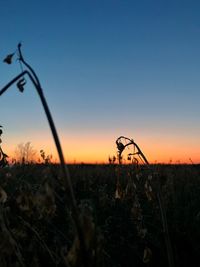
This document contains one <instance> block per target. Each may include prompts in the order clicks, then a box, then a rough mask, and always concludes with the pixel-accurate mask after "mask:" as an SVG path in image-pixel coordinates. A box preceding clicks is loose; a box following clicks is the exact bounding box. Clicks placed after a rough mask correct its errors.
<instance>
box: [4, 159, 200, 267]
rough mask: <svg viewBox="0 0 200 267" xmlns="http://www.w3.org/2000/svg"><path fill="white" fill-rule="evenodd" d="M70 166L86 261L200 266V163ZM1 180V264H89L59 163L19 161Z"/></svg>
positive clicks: (126, 266) (115, 265) (97, 264)
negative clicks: (148, 166) (80, 241)
mask: <svg viewBox="0 0 200 267" xmlns="http://www.w3.org/2000/svg"><path fill="white" fill-rule="evenodd" d="M69 170H70V174H71V176H72V183H73V188H74V192H75V197H76V200H77V204H78V207H79V211H80V213H79V216H80V218H81V222H82V227H83V230H84V238H85V243H86V248H87V258H86V262H85V266H86V265H87V266H88V267H89V266H94V267H100V266H102V267H104V266H106V267H107V266H109V267H120V266H122V267H130V266H154V267H156V266H170V267H171V266H194V267H197V266H200V263H199V254H200V227H199V225H200V166H199V165H152V166H151V165H150V168H148V169H147V167H144V166H143V167H140V166H139V167H138V166H137V167H136V166H133V165H121V166H120V165H115V164H108V165H84V164H82V165H70V166H69ZM0 181H1V183H0V203H1V204H0V227H1V232H0V235H1V237H0V240H1V241H0V266H1V267H4V266H9V267H11V266H12V267H15V266H30V267H39V266H50V267H51V266H57V267H62V266H84V260H83V254H82V252H81V247H80V244H79V241H78V238H77V233H76V229H75V227H74V223H73V219H72V215H71V214H72V211H71V200H70V197H69V194H68V192H67V190H66V189H65V188H66V187H65V186H64V180H63V177H62V173H61V171H60V167H59V166H57V165H51V164H49V165H48V164H47V165H45V164H40V165H36V164H35V165H15V166H13V167H12V168H10V167H7V168H4V169H1V170H0ZM159 200H160V201H161V202H159ZM160 204H162V206H160ZM162 211H164V215H165V216H166V217H165V218H164V219H163V214H162ZM166 227H167V228H166ZM167 242H168V245H170V246H171V251H170V248H169V247H168V245H167ZM169 257H171V258H172V259H171V262H170V260H169Z"/></svg>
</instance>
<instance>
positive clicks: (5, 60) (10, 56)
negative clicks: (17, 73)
mask: <svg viewBox="0 0 200 267" xmlns="http://www.w3.org/2000/svg"><path fill="white" fill-rule="evenodd" d="M14 54H15V53H12V54H9V55H7V56H6V57H5V58H4V60H3V62H5V63H7V64H11V63H12V59H13V56H14Z"/></svg>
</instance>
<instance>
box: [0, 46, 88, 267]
mask: <svg viewBox="0 0 200 267" xmlns="http://www.w3.org/2000/svg"><path fill="white" fill-rule="evenodd" d="M18 51H19V60H20V61H21V62H22V63H23V64H24V65H25V66H26V67H27V68H28V70H29V71H27V70H25V71H23V72H22V73H21V74H19V75H17V76H16V77H15V78H14V79H12V80H11V81H10V82H9V83H8V84H7V85H6V86H4V87H3V88H2V90H1V91H0V96H1V95H2V94H3V93H4V92H5V91H6V90H7V89H8V88H9V87H10V86H11V85H12V84H14V83H15V82H16V81H17V80H19V79H20V78H21V77H23V76H24V75H25V74H27V75H28V76H29V78H30V80H31V81H32V83H33V84H34V86H35V88H36V91H37V93H38V95H39V98H40V100H41V102H42V106H43V108H44V111H45V114H46V117H47V120H48V123H49V126H50V129H51V132H52V135H53V138H54V142H55V145H56V148H57V152H58V155H59V159H60V164H61V169H62V172H63V176H64V179H65V186H66V188H67V189H68V190H69V194H70V200H71V206H72V215H73V220H74V222H75V226H76V230H77V233H78V237H79V240H80V248H81V253H82V259H83V264H84V266H85V267H87V266H88V261H87V249H86V244H85V238H84V233H83V229H82V225H81V221H80V217H79V212H78V207H77V203H76V199H75V195H74V191H73V187H72V183H71V177H70V173H69V169H68V166H67V165H66V163H65V159H64V156H63V152H62V147H61V144H60V140H59V137H58V134H57V130H56V127H55V124H54V121H53V118H52V115H51V112H50V110H49V107H48V104H47V101H46V99H45V96H44V94H43V90H42V88H41V85H40V81H39V79H38V77H37V75H36V73H35V72H34V70H33V69H32V68H31V66H30V65H29V64H28V63H27V62H26V61H25V60H24V58H23V56H22V53H21V44H19V45H18Z"/></svg>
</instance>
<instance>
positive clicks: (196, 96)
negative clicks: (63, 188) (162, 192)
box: [0, 0, 200, 162]
mask: <svg viewBox="0 0 200 267" xmlns="http://www.w3.org/2000/svg"><path fill="white" fill-rule="evenodd" d="M199 14H200V2H199V1H193V0H187V1H185V0H181V1H177V0H173V1H170V0H168V1H167V0H166V1H164V0H163V1H162V0H159V1H154V0H151V1H149V0H138V1H134V0H127V1H126V0H99V1H97V0H84V1H83V0H78V1H76V0H73V1H72V0H71V1H70V0H65V1H64V0H59V1H53V0H48V1H47V0H46V1H41V0H40V1H39V0H35V1H27V0H26V1H25V0H17V1H13V0H6V1H5V0H0V33H1V42H0V59H1V62H2V60H3V59H4V58H5V56H6V55H7V54H9V53H11V52H13V51H15V49H16V47H17V44H18V42H19V41H21V42H22V44H23V46H22V49H23V54H24V57H25V59H26V60H27V61H28V62H29V63H30V64H31V65H32V67H33V68H34V69H35V71H36V73H37V74H38V76H39V78H40V81H41V84H42V87H43V89H44V94H45V96H46V98H47V101H48V103H49V106H50V109H51V111H52V115H53V118H54V119H55V123H56V126H57V129H58V132H59V135H60V138H61V143H62V145H63V150H64V152H65V158H66V161H67V162H71V161H76V162H80V161H82V162H107V161H108V156H109V155H110V156H112V155H114V154H116V146H115V140H116V139H117V137H119V136H120V135H124V136H127V137H129V138H133V139H134V140H135V142H136V143H138V145H139V146H140V147H141V149H142V151H143V152H144V154H145V155H146V157H147V158H148V159H149V160H150V161H151V162H155V161H157V162H169V161H170V160H172V161H173V162H177V161H181V162H189V158H191V159H192V160H193V161H194V162H200V154H199V151H200V105H199V101H200V75H199V73H200V16H199ZM19 72H20V67H19V64H18V62H14V63H13V64H12V65H6V64H4V63H3V62H2V63H0V87H3V86H4V85H5V84H6V83H7V82H8V81H9V80H10V79H11V78H13V77H14V76H15V75H17V74H18V73H19ZM0 115H1V116H0V124H1V125H3V126H4V133H3V136H2V139H3V143H2V147H3V149H4V150H5V152H7V154H9V155H12V154H13V152H14V150H15V148H16V146H17V145H18V144H19V143H26V142H28V141H30V142H31V143H32V145H33V147H34V148H35V149H37V150H38V151H39V150H40V149H44V150H45V151H46V153H47V154H48V153H52V154H54V157H57V154H56V151H55V145H54V143H53V140H52V136H51V133H50V131H49V126H48V124H47V121H46V118H45V115H44V112H43V109H42V107H41V104H40V101H39V98H38V96H37V95H36V92H35V89H34V88H33V86H32V84H31V83H30V82H28V83H27V85H26V88H25V92H24V93H23V94H21V93H20V92H18V90H17V89H16V87H15V86H13V87H12V88H10V89H9V91H8V92H6V93H5V94H4V95H3V96H1V97H0Z"/></svg>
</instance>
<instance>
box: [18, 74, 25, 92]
mask: <svg viewBox="0 0 200 267" xmlns="http://www.w3.org/2000/svg"><path fill="white" fill-rule="evenodd" d="M25 84H26V80H25V79H24V78H22V79H20V80H19V81H18V83H17V88H18V89H19V91H20V92H21V93H23V91H24V85H25Z"/></svg>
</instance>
